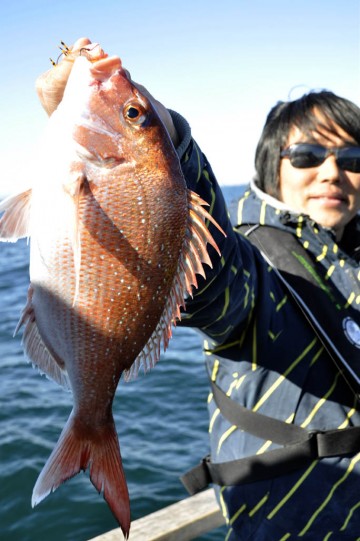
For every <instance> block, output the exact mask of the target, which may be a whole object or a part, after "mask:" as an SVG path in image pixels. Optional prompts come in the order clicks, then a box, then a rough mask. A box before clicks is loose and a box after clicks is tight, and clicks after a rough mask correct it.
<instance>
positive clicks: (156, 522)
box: [89, 489, 225, 541]
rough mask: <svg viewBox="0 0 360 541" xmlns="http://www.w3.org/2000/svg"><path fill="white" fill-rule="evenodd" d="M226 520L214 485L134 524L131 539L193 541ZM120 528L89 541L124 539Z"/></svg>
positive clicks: (135, 540) (141, 540)
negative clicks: (216, 496)
mask: <svg viewBox="0 0 360 541" xmlns="http://www.w3.org/2000/svg"><path fill="white" fill-rule="evenodd" d="M223 524H225V519H224V517H223V515H222V513H221V511H220V508H219V505H218V503H217V501H216V498H215V493H214V490H213V489H208V490H206V491H204V492H199V493H198V494H195V496H190V497H189V498H185V499H184V500H181V501H179V502H176V503H174V504H172V505H169V506H167V507H164V508H163V509H160V510H159V511H155V512H154V513H151V514H149V515H146V516H144V517H142V518H139V519H137V520H134V522H132V524H131V529H130V536H129V541H190V540H191V539H196V538H197V537H199V536H200V535H203V534H205V533H207V532H210V531H212V530H214V529H216V528H219V527H220V526H222V525H223ZM123 539H124V536H123V534H122V532H121V529H120V528H116V529H115V530H111V531H110V532H107V533H104V534H102V535H99V536H97V537H94V538H93V539H90V540H89V541H122V540H123Z"/></svg>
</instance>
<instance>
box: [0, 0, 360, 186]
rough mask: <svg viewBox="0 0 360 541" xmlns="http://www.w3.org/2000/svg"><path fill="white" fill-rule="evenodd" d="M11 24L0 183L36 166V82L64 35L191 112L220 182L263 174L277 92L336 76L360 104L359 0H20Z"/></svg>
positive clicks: (1, 35)
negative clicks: (89, 43)
mask: <svg viewBox="0 0 360 541" xmlns="http://www.w3.org/2000/svg"><path fill="white" fill-rule="evenodd" d="M0 27H1V32H0V50H1V85H0V160H1V171H2V172H1V178H0V193H5V192H9V191H11V190H12V189H13V188H15V185H16V186H17V184H18V183H19V182H24V179H25V177H26V165H27V163H28V159H29V156H30V154H31V152H32V149H33V148H34V145H35V141H36V140H37V138H38V137H40V135H41V133H42V130H43V128H44V126H45V123H46V115H45V113H44V112H43V110H42V109H41V107H40V105H39V103H38V100H37V97H36V94H35V90H34V83H35V79H36V77H37V76H38V75H39V74H40V73H42V72H43V71H45V70H47V69H49V68H50V62H49V57H52V58H54V59H56V58H57V56H58V54H59V52H60V51H59V50H58V49H57V45H58V44H59V43H60V40H63V41H65V42H66V43H68V44H71V43H73V42H74V41H75V39H77V38H78V37H81V36H87V37H89V38H90V39H91V40H93V41H97V42H99V43H101V45H102V47H103V48H104V50H106V52H108V53H109V54H118V55H119V56H120V57H121V58H122V60H123V64H124V65H125V66H126V67H127V68H128V69H129V70H130V71H131V74H132V77H133V79H134V80H136V81H138V82H141V83H142V84H144V85H145V86H146V87H147V88H148V89H149V90H150V91H151V92H152V93H153V95H154V96H156V97H157V98H158V99H159V100H160V101H162V102H163V103H164V104H165V105H166V106H168V107H170V108H172V109H175V110H177V111H178V112H180V113H181V114H183V115H184V116H185V117H186V118H187V120H188V121H189V123H190V125H191V127H192V130H193V135H194V137H195V139H196V140H197V141H198V143H199V144H200V146H201V147H202V149H203V151H204V152H205V154H206V155H207V157H208V159H209V160H210V162H211V164H212V166H213V169H214V171H215V173H216V175H217V177H218V180H219V182H220V183H221V184H239V183H245V182H247V181H248V180H249V178H250V177H251V176H252V174H253V158H254V152H255V146H256V143H257V140H258V138H259V135H260V131H261V128H262V125H263V123H264V121H265V117H266V114H267V113H268V111H269V109H270V107H272V105H274V104H275V103H276V102H277V101H278V100H286V99H288V98H289V96H290V97H298V96H299V95H301V94H302V93H303V92H306V91H308V90H310V89H314V88H315V89H320V88H328V89H330V90H333V91H334V92H336V93H338V94H340V95H342V96H344V97H347V98H349V99H351V100H353V101H354V102H355V103H357V104H360V0H346V2H340V1H339V0H317V1H315V0H302V2H289V1H288V0H286V1H285V0H271V1H270V0H269V1H265V0H221V1H218V2H209V0H182V1H180V2H179V1H178V2H171V1H170V0H152V1H146V0H137V1H136V2H131V1H130V0H127V1H124V0H117V1H115V0H112V1H111V0H103V1H100V0H96V1H93V0H87V1H83V0H76V1H75V0H73V1H71V2H70V1H68V0H61V1H59V2H49V1H48V0H13V1H12V2H6V3H5V2H3V3H2V5H1V11H0ZM59 152H60V149H59Z"/></svg>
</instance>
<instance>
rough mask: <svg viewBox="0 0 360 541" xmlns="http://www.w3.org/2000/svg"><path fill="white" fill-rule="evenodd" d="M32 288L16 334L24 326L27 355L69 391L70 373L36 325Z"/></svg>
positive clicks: (43, 371)
mask: <svg viewBox="0 0 360 541" xmlns="http://www.w3.org/2000/svg"><path fill="white" fill-rule="evenodd" d="M32 292H33V290H32V286H31V285H30V286H29V291H28V299H27V303H26V306H25V308H24V310H23V312H22V314H21V317H20V321H19V323H18V325H17V327H16V329H15V333H14V334H16V333H17V332H18V330H19V328H20V327H21V326H22V325H24V326H25V328H24V333H23V337H22V344H23V346H24V351H25V355H26V356H27V357H28V359H29V360H30V361H31V362H32V363H33V364H34V365H36V366H37V367H38V369H39V370H40V372H42V373H44V374H46V375H47V376H48V377H49V378H50V379H52V380H54V381H55V382H56V383H58V384H59V385H61V386H62V387H64V388H65V389H67V390H70V389H71V386H70V381H69V377H68V373H67V371H66V370H65V367H64V366H63V363H62V362H61V361H60V360H58V359H56V358H55V356H54V355H53V354H52V353H51V352H50V351H49V348H48V347H47V346H46V344H45V343H44V341H43V339H42V337H41V334H40V331H39V328H38V326H37V323H36V319H35V314H34V310H33V308H32Z"/></svg>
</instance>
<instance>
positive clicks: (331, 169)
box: [318, 154, 343, 182]
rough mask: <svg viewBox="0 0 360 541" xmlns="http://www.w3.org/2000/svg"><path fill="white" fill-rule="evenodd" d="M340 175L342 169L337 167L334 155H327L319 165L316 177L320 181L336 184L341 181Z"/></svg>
mask: <svg viewBox="0 0 360 541" xmlns="http://www.w3.org/2000/svg"><path fill="white" fill-rule="evenodd" d="M342 173H343V172H342V169H340V167H339V166H338V164H337V162H336V157H335V156H334V154H329V156H327V158H325V160H324V161H323V163H322V164H321V165H319V173H318V177H319V179H320V180H321V181H324V182H326V181H328V182H338V181H340V179H341V176H342Z"/></svg>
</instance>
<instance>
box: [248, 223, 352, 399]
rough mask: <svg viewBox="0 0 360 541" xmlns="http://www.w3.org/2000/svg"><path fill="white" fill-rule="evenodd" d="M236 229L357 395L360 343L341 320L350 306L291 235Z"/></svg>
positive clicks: (262, 229)
mask: <svg viewBox="0 0 360 541" xmlns="http://www.w3.org/2000/svg"><path fill="white" fill-rule="evenodd" d="M237 229H238V230H239V232H241V233H242V234H243V235H244V236H246V237H247V238H248V239H249V240H250V242H251V243H252V244H253V245H254V246H256V247H257V248H258V249H259V250H260V252H261V253H262V256H263V257H264V259H265V260H266V261H268V262H269V264H270V265H271V266H272V267H273V268H274V270H275V272H276V273H277V274H278V276H279V278H280V279H281V281H282V282H283V284H284V285H285V287H287V289H288V290H289V292H290V293H291V295H292V297H293V298H294V299H295V300H296V302H297V305H298V307H299V309H300V310H301V311H302V313H303V314H304V316H305V317H306V319H307V321H308V323H309V324H310V325H311V327H312V328H313V330H314V331H315V333H316V335H317V336H318V338H319V340H320V341H321V343H322V344H323V346H324V347H325V349H326V350H327V352H328V353H329V357H330V358H331V359H332V360H333V361H334V362H335V364H336V366H337V368H338V370H339V371H340V372H341V373H342V374H343V376H344V377H345V379H346V380H347V381H348V383H349V385H350V387H351V388H352V390H353V391H354V393H355V394H356V395H357V396H358V398H359V397H360V346H359V344H358V343H356V342H354V341H351V340H349V339H348V338H347V337H346V335H345V334H346V333H345V332H344V325H345V322H346V321H347V320H351V317H349V316H351V307H349V308H341V306H342V305H344V303H345V300H344V299H343V298H341V296H340V295H339V293H338V292H337V291H336V289H335V288H334V289H331V290H330V288H329V283H328V284H327V286H325V285H324V280H322V279H321V277H320V276H318V275H317V273H316V272H315V271H316V269H315V265H314V262H313V261H312V259H311V257H310V255H309V254H308V253H307V252H306V250H305V248H303V247H302V246H301V244H300V243H299V242H298V240H297V239H296V238H295V237H294V236H293V235H291V234H289V233H287V232H286V231H282V230H281V229H278V228H276V227H270V226H259V225H254V226H253V227H250V228H249V226H240V227H238V228H237ZM324 288H325V289H326V290H327V293H325V292H324ZM330 297H332V300H330ZM335 297H336V300H337V308H336V309H335V304H336V303H335ZM353 317H354V318H355V320H354V325H357V323H356V320H357V316H355V315H354V314H353Z"/></svg>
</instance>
